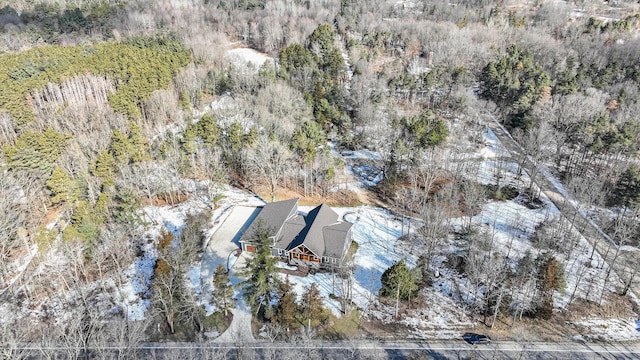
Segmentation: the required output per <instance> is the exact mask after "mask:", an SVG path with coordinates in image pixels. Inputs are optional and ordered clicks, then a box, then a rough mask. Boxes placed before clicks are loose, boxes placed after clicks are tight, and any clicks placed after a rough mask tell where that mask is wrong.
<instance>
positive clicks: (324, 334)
mask: <svg viewBox="0 0 640 360" xmlns="http://www.w3.org/2000/svg"><path fill="white" fill-rule="evenodd" d="M360 318H361V314H360V312H359V311H358V310H353V311H351V313H349V314H346V315H344V316H342V317H336V316H334V315H331V317H330V319H329V322H328V324H329V325H328V326H326V327H325V328H324V329H322V330H321V331H320V332H319V333H318V336H319V337H321V338H325V339H331V340H340V339H352V338H354V337H357V336H359V335H360Z"/></svg>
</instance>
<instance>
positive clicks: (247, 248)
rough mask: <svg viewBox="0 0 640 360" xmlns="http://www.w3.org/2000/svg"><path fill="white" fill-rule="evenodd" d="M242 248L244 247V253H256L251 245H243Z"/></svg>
mask: <svg viewBox="0 0 640 360" xmlns="http://www.w3.org/2000/svg"><path fill="white" fill-rule="evenodd" d="M244 247H245V249H244V250H245V251H248V252H252V253H254V252H256V247H255V246H253V245H249V244H245V245H244Z"/></svg>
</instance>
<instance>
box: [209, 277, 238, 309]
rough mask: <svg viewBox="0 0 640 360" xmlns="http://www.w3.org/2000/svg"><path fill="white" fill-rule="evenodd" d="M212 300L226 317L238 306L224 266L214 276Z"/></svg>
mask: <svg viewBox="0 0 640 360" xmlns="http://www.w3.org/2000/svg"><path fill="white" fill-rule="evenodd" d="M211 295H212V296H211V299H212V301H213V304H214V305H215V306H216V308H217V309H218V310H219V311H221V312H223V313H224V315H225V316H227V313H228V311H229V310H230V309H232V308H233V307H234V306H235V305H236V299H234V298H233V287H232V286H231V282H230V281H229V275H228V274H227V271H226V270H225V268H224V266H223V265H222V264H220V265H218V267H217V268H216V271H215V273H214V274H213V289H212V294H211Z"/></svg>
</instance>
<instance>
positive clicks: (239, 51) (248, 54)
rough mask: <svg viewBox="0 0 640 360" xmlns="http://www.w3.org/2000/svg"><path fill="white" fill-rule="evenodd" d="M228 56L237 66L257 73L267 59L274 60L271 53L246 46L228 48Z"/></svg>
mask: <svg viewBox="0 0 640 360" xmlns="http://www.w3.org/2000/svg"><path fill="white" fill-rule="evenodd" d="M226 56H227V57H228V58H229V59H230V60H231V61H232V62H233V63H234V65H235V66H236V67H238V68H240V69H242V70H245V71H249V72H252V73H257V72H258V70H260V67H261V66H262V65H263V64H264V63H265V62H266V61H267V60H270V61H273V59H272V58H271V57H269V55H267V54H264V53H261V52H259V51H256V50H254V49H251V48H246V47H238V48H233V49H230V50H227V53H226Z"/></svg>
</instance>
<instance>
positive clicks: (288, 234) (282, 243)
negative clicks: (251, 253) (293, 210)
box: [273, 215, 307, 250]
mask: <svg viewBox="0 0 640 360" xmlns="http://www.w3.org/2000/svg"><path fill="white" fill-rule="evenodd" d="M305 226H307V223H306V221H305V219H304V216H302V215H296V216H294V217H292V218H291V219H289V220H287V221H286V222H285V223H284V226H282V231H281V232H280V237H279V238H278V241H276V243H275V245H273V247H274V248H276V249H283V250H284V249H286V248H287V247H289V244H291V243H292V242H293V241H294V240H295V239H296V237H297V236H298V235H299V234H300V232H301V231H302V230H303V229H304V228H305Z"/></svg>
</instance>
